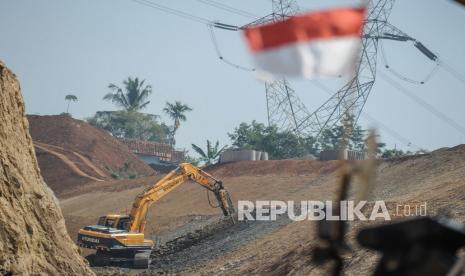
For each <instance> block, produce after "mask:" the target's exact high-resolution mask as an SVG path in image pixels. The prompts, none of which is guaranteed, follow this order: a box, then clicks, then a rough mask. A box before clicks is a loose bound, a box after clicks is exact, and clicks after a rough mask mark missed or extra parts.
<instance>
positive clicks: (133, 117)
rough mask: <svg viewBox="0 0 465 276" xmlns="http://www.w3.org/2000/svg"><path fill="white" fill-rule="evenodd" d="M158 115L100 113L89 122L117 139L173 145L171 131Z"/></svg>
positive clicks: (125, 112)
mask: <svg viewBox="0 0 465 276" xmlns="http://www.w3.org/2000/svg"><path fill="white" fill-rule="evenodd" d="M157 118H158V117H157V116H156V115H152V114H145V113H140V112H136V111H125V110H122V111H98V112H97V113H96V114H95V115H94V116H93V117H91V118H88V119H87V122H88V123H89V124H91V125H92V126H95V127H98V128H101V129H104V130H106V131H108V132H109V133H111V134H112V135H113V136H114V137H117V138H128V139H138V140H145V141H155V142H160V143H173V141H172V140H171V139H172V137H171V135H170V130H169V127H168V126H167V125H165V124H164V123H159V122H158V120H157Z"/></svg>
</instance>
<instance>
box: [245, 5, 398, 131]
mask: <svg viewBox="0 0 465 276" xmlns="http://www.w3.org/2000/svg"><path fill="white" fill-rule="evenodd" d="M272 3H273V13H272V14H270V15H267V16H265V17H263V18H260V19H258V20H256V21H254V22H252V23H250V24H248V25H246V26H244V27H248V26H251V25H256V24H263V23H265V22H269V21H277V20H283V19H285V18H286V17H288V16H290V15H293V14H295V13H296V12H297V3H296V1H295V0H273V1H272ZM393 4H394V0H378V1H370V2H369V7H368V16H367V19H366V22H365V28H364V33H363V39H362V50H361V55H360V59H359V62H358V64H357V68H356V74H355V76H354V77H353V78H352V79H351V80H350V81H349V82H348V83H347V84H346V85H344V86H343V87H342V88H341V89H339V90H338V91H337V92H336V93H335V94H334V95H332V96H331V97H330V98H329V99H328V100H327V101H326V102H325V103H323V104H322V105H321V106H320V107H319V108H317V109H316V110H315V111H314V112H312V113H311V112H309V111H308V110H307V108H306V107H305V105H304V104H303V103H302V101H301V100H300V99H299V98H298V96H297V95H296V94H295V92H294V90H293V89H292V88H291V87H290V86H289V83H288V82H287V81H286V80H285V79H283V80H278V81H274V82H268V83H266V84H265V89H266V100H267V111H268V123H269V124H270V125H277V126H278V127H279V128H280V129H282V130H292V131H294V132H296V133H297V134H298V135H299V136H303V137H307V136H313V137H318V136H319V135H320V133H321V132H322V131H323V130H324V129H325V128H329V127H332V126H334V125H335V124H336V123H338V122H340V121H341V119H342V118H343V116H344V114H346V113H347V112H350V114H352V115H353V116H354V117H355V118H354V119H355V120H357V119H358V117H359V115H360V112H361V111H362V109H363V106H364V105H365V102H366V100H367V98H368V96H369V94H370V91H371V88H372V87H373V84H374V81H375V75H376V57H377V53H378V39H379V38H380V34H384V33H385V27H386V26H387V25H388V24H387V19H388V17H389V14H390V12H391V9H392V6H393ZM389 26H390V25H389Z"/></svg>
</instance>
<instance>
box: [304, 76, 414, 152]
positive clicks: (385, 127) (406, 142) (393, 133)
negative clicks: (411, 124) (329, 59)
mask: <svg viewBox="0 0 465 276" xmlns="http://www.w3.org/2000/svg"><path fill="white" fill-rule="evenodd" d="M311 83H312V84H313V85H314V86H316V87H318V88H320V89H321V90H323V91H325V92H327V93H328V94H330V95H331V94H332V93H333V92H332V91H331V89H329V88H328V87H326V86H325V85H324V84H322V83H321V82H319V81H317V80H313V81H312V82H311ZM360 115H361V116H362V117H363V118H365V119H367V120H368V121H371V122H372V123H374V124H376V125H378V127H379V128H381V129H383V130H384V131H385V132H386V133H388V134H389V135H391V137H393V138H396V139H397V140H398V141H399V142H401V143H403V144H404V145H406V146H407V147H414V148H416V149H417V150H421V149H422V148H421V147H420V146H418V145H415V144H414V143H412V142H411V141H410V140H409V139H407V138H405V137H404V136H403V135H402V134H400V133H398V132H397V131H395V130H394V129H392V128H390V127H389V126H388V125H386V124H384V123H382V122H381V121H379V120H377V119H375V118H374V117H372V116H371V115H369V114H368V113H366V112H363V111H362V112H361V114H360Z"/></svg>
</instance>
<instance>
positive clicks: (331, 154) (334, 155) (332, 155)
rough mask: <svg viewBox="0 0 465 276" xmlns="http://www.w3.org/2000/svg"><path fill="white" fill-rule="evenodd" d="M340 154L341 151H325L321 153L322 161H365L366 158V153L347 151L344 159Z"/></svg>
mask: <svg viewBox="0 0 465 276" xmlns="http://www.w3.org/2000/svg"><path fill="white" fill-rule="evenodd" d="M340 154H341V152H340V151H339V150H323V151H321V152H320V160H321V161H329V160H340V159H342V160H363V159H365V156H366V153H365V152H363V151H355V150H345V151H344V153H343V156H342V158H341V157H340Z"/></svg>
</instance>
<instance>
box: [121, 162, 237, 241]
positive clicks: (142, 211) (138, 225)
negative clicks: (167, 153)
mask: <svg viewBox="0 0 465 276" xmlns="http://www.w3.org/2000/svg"><path fill="white" fill-rule="evenodd" d="M188 180H192V181H194V182H196V183H198V184H199V185H201V186H203V187H204V188H206V189H208V190H210V191H212V192H213V193H214V194H215V197H216V199H217V200H218V203H219V206H220V207H221V209H222V211H223V214H224V215H225V216H230V217H231V218H232V219H233V220H234V218H233V214H234V213H235V211H234V206H233V204H232V201H231V198H230V196H229V193H228V192H227V191H226V190H225V189H224V187H223V184H222V182H221V181H219V180H217V179H215V178H214V177H213V176H211V175H210V174H208V173H207V172H205V171H203V170H201V169H200V168H197V167H195V166H193V165H192V164H189V163H181V164H179V167H178V168H176V169H175V170H173V171H172V172H170V173H169V174H167V175H166V176H165V177H163V178H162V179H160V180H159V181H158V182H157V183H155V184H154V185H153V186H152V187H150V188H149V189H147V190H145V191H144V192H142V193H141V194H139V195H138V196H137V197H136V199H135V201H134V203H133V205H132V210H131V213H130V217H131V223H130V226H129V229H128V230H129V231H131V232H139V233H143V232H144V229H145V223H146V219H145V218H146V215H147V212H148V209H149V207H150V205H152V204H153V203H154V202H156V201H158V200H159V199H160V198H162V197H163V196H165V195H166V194H168V193H169V192H171V191H172V190H173V189H175V188H176V187H178V186H179V185H181V184H183V183H184V182H186V181H188Z"/></svg>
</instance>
